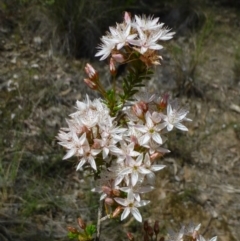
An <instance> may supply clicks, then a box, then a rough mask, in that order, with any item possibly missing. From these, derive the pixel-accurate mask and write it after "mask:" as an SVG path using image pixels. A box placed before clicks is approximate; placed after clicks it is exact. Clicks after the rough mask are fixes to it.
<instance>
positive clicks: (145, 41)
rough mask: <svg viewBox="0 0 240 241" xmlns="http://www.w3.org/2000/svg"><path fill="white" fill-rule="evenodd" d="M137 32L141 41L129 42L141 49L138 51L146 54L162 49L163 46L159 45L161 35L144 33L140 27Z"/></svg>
mask: <svg viewBox="0 0 240 241" xmlns="http://www.w3.org/2000/svg"><path fill="white" fill-rule="evenodd" d="M137 31H138V34H139V39H136V40H135V39H133V40H129V41H128V42H129V43H130V44H132V45H134V46H137V47H140V49H138V48H137V50H138V51H139V52H140V53H141V54H144V53H145V52H146V51H147V50H148V49H154V50H159V49H162V48H163V46H162V45H160V44H158V43H157V40H158V39H159V33H155V32H151V33H150V34H146V33H144V32H143V31H142V30H141V28H140V27H137Z"/></svg>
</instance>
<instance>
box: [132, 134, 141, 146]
mask: <svg viewBox="0 0 240 241" xmlns="http://www.w3.org/2000/svg"><path fill="white" fill-rule="evenodd" d="M130 139H131V142H134V144H135V146H139V143H138V138H137V137H136V136H131V137H130Z"/></svg>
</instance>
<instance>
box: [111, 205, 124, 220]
mask: <svg viewBox="0 0 240 241" xmlns="http://www.w3.org/2000/svg"><path fill="white" fill-rule="evenodd" d="M121 212H122V207H120V206H118V207H117V208H116V209H115V210H114V212H113V214H112V217H113V218H116V217H118V216H119V214H120V213H121Z"/></svg>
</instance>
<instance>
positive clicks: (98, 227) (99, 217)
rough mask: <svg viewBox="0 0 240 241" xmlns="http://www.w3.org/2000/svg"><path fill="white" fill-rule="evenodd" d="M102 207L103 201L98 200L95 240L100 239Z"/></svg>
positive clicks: (98, 240)
mask: <svg viewBox="0 0 240 241" xmlns="http://www.w3.org/2000/svg"><path fill="white" fill-rule="evenodd" d="M102 209H103V202H102V201H101V200H100V201H99V206H98V217H97V236H96V238H95V241H100V234H101V217H102Z"/></svg>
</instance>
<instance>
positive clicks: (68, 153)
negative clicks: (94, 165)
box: [63, 148, 77, 160]
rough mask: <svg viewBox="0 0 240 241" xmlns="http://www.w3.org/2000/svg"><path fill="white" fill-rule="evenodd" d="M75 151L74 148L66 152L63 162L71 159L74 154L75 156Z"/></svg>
mask: <svg viewBox="0 0 240 241" xmlns="http://www.w3.org/2000/svg"><path fill="white" fill-rule="evenodd" d="M76 151H77V150H76V149H75V148H74V149H71V150H69V151H68V152H67V154H66V155H65V156H64V157H63V160H66V159H68V158H70V157H72V156H73V155H74V154H76Z"/></svg>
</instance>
